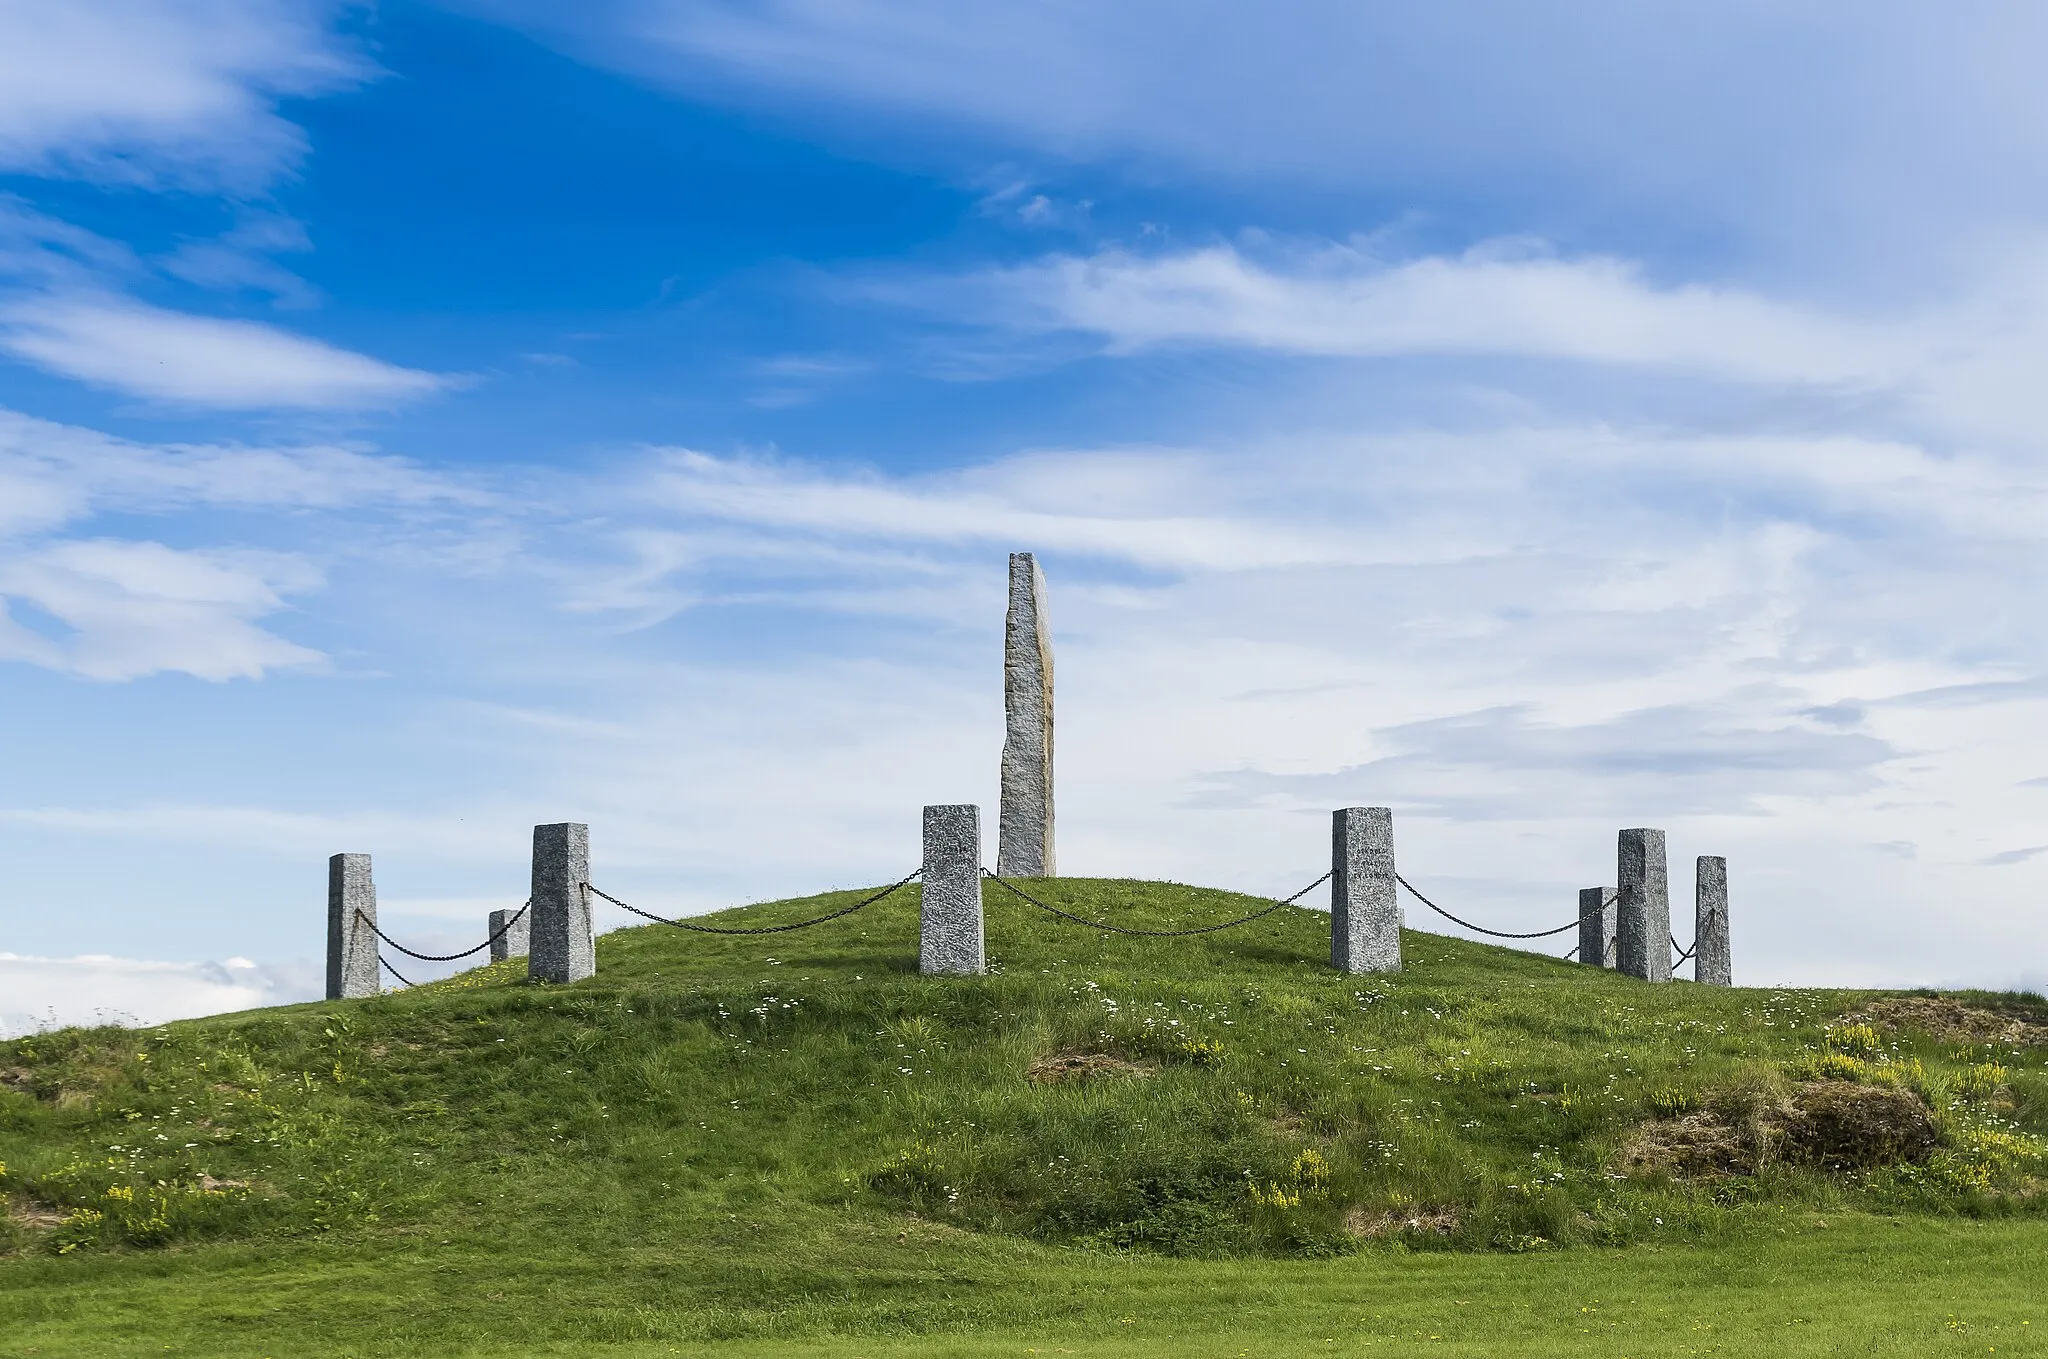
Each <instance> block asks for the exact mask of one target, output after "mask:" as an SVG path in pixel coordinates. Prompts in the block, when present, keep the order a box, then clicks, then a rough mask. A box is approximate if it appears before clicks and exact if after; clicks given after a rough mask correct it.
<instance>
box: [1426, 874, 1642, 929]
mask: <svg viewBox="0 0 2048 1359" xmlns="http://www.w3.org/2000/svg"><path fill="white" fill-rule="evenodd" d="M1394 881H1395V882H1398V883H1400V884H1401V885H1402V886H1403V887H1406V888H1407V889H1408V894H1409V895H1410V896H1412V897H1414V898H1415V899H1416V900H1417V901H1419V902H1421V903H1422V904H1423V905H1425V906H1427V907H1429V909H1430V910H1432V911H1435V912H1436V913H1437V914H1438V915H1440V916H1442V917H1443V918H1444V919H1446V920H1448V921H1450V922H1451V923H1453V924H1456V925H1463V926H1464V927H1465V928H1466V929H1468V930H1472V931H1475V932H1477V933H1479V934H1490V935H1492V936H1493V937H1494V938H1496V939H1548V938H1549V937H1550V936H1551V935H1553V934H1563V933H1564V932H1565V931H1566V930H1572V929H1577V928H1578V927H1579V926H1581V925H1583V924H1585V923H1586V922H1587V921H1588V920H1591V919H1592V918H1593V917H1595V916H1597V915H1604V914H1606V911H1607V905H1608V903H1606V902H1604V901H1603V902H1602V903H1601V904H1600V906H1599V907H1598V908H1597V909H1595V910H1591V911H1587V912H1585V913H1584V914H1583V915H1581V916H1580V917H1579V918H1578V919H1576V920H1574V921H1571V922H1570V923H1569V924H1564V925H1559V926H1558V927H1557V928H1556V929H1554V930H1531V931H1529V933H1527V934H1510V933H1509V932H1507V931H1506V930H1490V929H1488V928H1486V926H1484V925H1475V924H1473V923H1472V922H1471V921H1469V920H1460V919H1459V918H1458V917H1457V916H1454V915H1452V914H1451V913H1450V912H1449V911H1447V910H1445V909H1444V908H1443V907H1441V906H1439V905H1437V904H1436V903H1435V902H1433V901H1431V900H1430V899H1429V898H1428V897H1426V896H1424V895H1422V893H1420V892H1418V891H1416V890H1415V885H1414V884H1413V883H1411V882H1409V881H1408V879H1406V878H1404V877H1402V876H1401V875H1400V874H1399V873H1396V874H1395V875H1394Z"/></svg>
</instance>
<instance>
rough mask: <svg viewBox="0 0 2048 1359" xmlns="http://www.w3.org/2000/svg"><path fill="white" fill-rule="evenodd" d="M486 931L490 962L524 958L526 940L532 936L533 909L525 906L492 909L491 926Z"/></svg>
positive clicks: (526, 946) (526, 948) (526, 950)
mask: <svg viewBox="0 0 2048 1359" xmlns="http://www.w3.org/2000/svg"><path fill="white" fill-rule="evenodd" d="M508 921H509V922H510V924H511V928H509V929H508V928H506V923H507V922H508ZM486 933H487V934H488V935H489V936H490V940H491V961H492V962H494V963H502V962H504V961H505V960H506V959H507V958H524V957H526V955H527V952H528V941H529V940H530V939H532V938H533V911H532V909H531V908H530V907H525V906H521V907H517V908H515V909H513V910H510V911H492V912H491V927H490V929H489V930H488V931H487V932H486Z"/></svg>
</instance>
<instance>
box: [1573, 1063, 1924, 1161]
mask: <svg viewBox="0 0 2048 1359" xmlns="http://www.w3.org/2000/svg"><path fill="white" fill-rule="evenodd" d="M1940 1140H1941V1137H1940V1133H1939V1132H1938V1131H1937V1129H1936V1128H1935V1124H1934V1115H1933V1113H1932V1112H1931V1111H1930V1110H1929V1109H1928V1107H1927V1104H1926V1102H1925V1101H1923V1100H1922V1099H1921V1098H1920V1097H1919V1096H1918V1095H1916V1094H1914V1093H1913V1092H1912V1091H1910V1090H1899V1089H1895V1088H1893V1087H1891V1086H1883V1085H1859V1084H1857V1083H1855V1082H1853V1081H1808V1082H1805V1083H1803V1084H1800V1085H1797V1086H1794V1087H1793V1088H1792V1090H1791V1091H1790V1092H1789V1093H1788V1094H1786V1095H1785V1096H1783V1097H1782V1098H1777V1099H1773V1100H1769V1101H1765V1102H1761V1103H1757V1104H1755V1105H1753V1106H1751V1107H1749V1108H1746V1109H1730V1108H1726V1107H1716V1108H1708V1109H1701V1110H1698V1111H1696V1112H1693V1113H1688V1114H1685V1115H1683V1116H1681V1117H1678V1118H1660V1119H1656V1120H1653V1121H1652V1122H1649V1123H1645V1124H1642V1125H1641V1126H1639V1127H1638V1128H1636V1130H1635V1131H1634V1132H1632V1133H1631V1134H1629V1137H1628V1140H1627V1141H1626V1142H1625V1143H1623V1145H1622V1148H1621V1151H1620V1152H1619V1153H1618V1154H1617V1155H1616V1157H1615V1162H1614V1163H1615V1168H1616V1169H1617V1170H1619V1171H1620V1172H1621V1173H1623V1174H1625V1175H1631V1176H1635V1175H1648V1174H1662V1175H1669V1176H1671V1177H1672V1178H1674V1179H1713V1178H1716V1177H1719V1176H1726V1175H1751V1174H1754V1173H1755V1172H1756V1171H1757V1170H1758V1169H1759V1168H1760V1167H1762V1166H1764V1165H1766V1164H1768V1163H1770V1162H1772V1161H1789V1162H1793V1163H1795V1164H1799V1165H1810V1166H1817V1167H1819V1168H1821V1169H1823V1170H1862V1169H1868V1168H1869V1167H1872V1166H1882V1165H1893V1164H1896V1163H1898V1162H1900V1161H1911V1162H1916V1163H1917V1162H1920V1161H1925V1160H1926V1159H1927V1158H1928V1157H1929V1156H1930V1155H1932V1154H1933V1152H1934V1149H1935V1147H1936V1146H1937V1145H1938V1144H1939V1143H1940Z"/></svg>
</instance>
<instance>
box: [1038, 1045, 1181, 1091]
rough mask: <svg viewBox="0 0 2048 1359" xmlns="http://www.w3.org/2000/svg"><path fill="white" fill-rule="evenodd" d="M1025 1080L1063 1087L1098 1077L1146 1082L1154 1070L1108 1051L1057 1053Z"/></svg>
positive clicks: (1040, 1060)
mask: <svg viewBox="0 0 2048 1359" xmlns="http://www.w3.org/2000/svg"><path fill="white" fill-rule="evenodd" d="M1024 1074H1025V1077H1026V1078H1027V1079H1029V1080H1030V1081H1032V1082H1034V1083H1035V1084H1038V1085H1060V1084H1063V1083H1065V1082H1067V1081H1084V1080H1090V1079H1093V1078H1095V1077H1098V1076H1120V1077H1125V1078H1138V1079H1142V1078H1144V1077H1146V1076H1150V1075H1151V1074H1153V1073H1152V1068H1150V1067H1145V1066H1139V1065H1138V1064H1137V1063H1136V1062H1127V1061H1125V1060H1124V1059H1123V1058H1121V1057H1112V1056H1110V1055H1109V1054H1108V1053H1106V1052H1056V1053H1054V1054H1052V1055H1051V1056H1050V1057H1041V1058H1039V1059H1038V1060H1037V1061H1035V1062H1033V1063H1032V1064H1031V1067H1030V1069H1029V1070H1028V1071H1026V1072H1025V1073H1024Z"/></svg>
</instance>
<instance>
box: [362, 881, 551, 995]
mask: <svg viewBox="0 0 2048 1359" xmlns="http://www.w3.org/2000/svg"><path fill="white" fill-rule="evenodd" d="M532 905H533V898H532V897H528V898H527V899H526V905H525V906H521V907H520V908H519V909H518V910H517V911H515V912H514V913H513V915H512V918H511V919H510V920H507V921H506V922H505V923H504V924H502V925H500V926H498V928H497V929H496V930H493V931H492V932H491V937H490V938H488V939H486V940H484V941H483V942H482V943H481V944H478V945H477V946H476V947H475V948H468V949H464V950H463V951H462V952H460V953H414V952H413V951H412V950H411V949H409V948H407V947H406V946H405V945H403V944H401V943H399V942H398V941H397V940H396V939H393V938H392V937H391V936H390V935H388V934H386V933H384V931H382V930H380V929H377V922H376V921H374V920H372V919H370V917H368V916H367V915H364V914H363V911H362V908H361V907H360V906H359V907H357V908H356V919H358V920H360V921H362V922H363V923H364V924H365V925H368V926H369V927H370V928H371V929H372V930H375V931H376V934H377V937H378V938H379V939H382V940H383V941H384V942H385V943H387V944H389V945H391V947H393V948H395V949H397V950H398V951H399V952H400V953H403V954H404V955H405V956H406V957H408V958H417V959H419V960H420V961H421V962H423V963H458V962H461V961H462V960H463V959H464V958H467V957H470V956H472V955H473V954H478V953H482V952H483V951H484V950H485V949H487V948H489V947H490V946H491V945H493V944H495V943H497V942H498V941H499V940H500V939H503V938H504V937H505V935H506V933H507V931H509V930H510V929H511V928H512V927H513V926H514V925H517V924H518V923H519V918H520V917H521V916H523V915H525V914H526V912H527V910H528V908H530V907H531V906H532ZM391 975H392V976H394V977H395V976H397V975H398V974H397V973H395V972H394V973H392V974H391ZM406 985H407V986H411V985H412V983H411V982H407V983H406Z"/></svg>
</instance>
